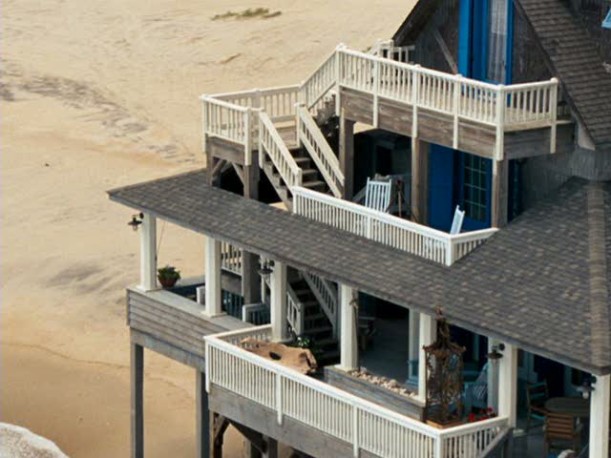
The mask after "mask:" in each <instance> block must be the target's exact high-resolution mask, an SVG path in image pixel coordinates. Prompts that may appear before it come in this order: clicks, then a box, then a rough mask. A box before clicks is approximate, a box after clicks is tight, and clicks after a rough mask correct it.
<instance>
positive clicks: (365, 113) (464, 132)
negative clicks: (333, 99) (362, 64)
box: [340, 88, 496, 158]
mask: <svg viewBox="0 0 611 458" xmlns="http://www.w3.org/2000/svg"><path fill="white" fill-rule="evenodd" d="M340 101H341V105H342V110H344V116H346V118H347V119H350V120H352V121H356V122H362V123H365V124H370V125H371V124H372V123H373V96H371V95H369V94H365V93H362V92H359V91H355V90H353V89H347V88H341V96H340ZM378 110H379V111H378V113H379V116H378V127H379V128H380V129H384V130H387V131H389V132H394V133H397V134H400V135H407V136H409V137H411V135H412V119H413V115H412V108H411V106H408V105H405V104H401V103H397V102H393V101H391V100H388V99H384V98H380V99H379V103H378ZM453 129H454V120H453V118H452V116H449V115H443V114H441V113H437V112H434V111H432V110H427V109H425V108H418V136H419V138H420V139H421V140H424V141H426V142H429V143H436V144H438V145H443V146H447V147H449V148H452V144H453ZM495 142H496V130H495V129H494V127H491V126H485V125H481V124H477V123H473V122H467V121H463V120H461V121H459V127H458V149H460V150H463V151H467V152H469V153H473V154H477V155H478V156H482V157H487V158H491V157H493V155H494V148H495Z"/></svg>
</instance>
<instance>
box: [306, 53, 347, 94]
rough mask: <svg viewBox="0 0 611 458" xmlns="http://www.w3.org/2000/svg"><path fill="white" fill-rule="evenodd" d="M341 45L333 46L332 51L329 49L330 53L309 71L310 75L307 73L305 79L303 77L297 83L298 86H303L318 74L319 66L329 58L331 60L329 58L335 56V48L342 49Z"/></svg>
mask: <svg viewBox="0 0 611 458" xmlns="http://www.w3.org/2000/svg"><path fill="white" fill-rule="evenodd" d="M341 46H342V45H337V47H336V48H335V49H334V50H333V51H331V52H330V53H329V54H328V55H327V57H326V58H325V59H324V60H323V61H322V64H320V65H319V66H318V67H317V68H316V70H314V71H313V72H312V73H310V75H309V76H308V77H307V78H306V79H304V80H303V81H302V82H301V84H300V85H299V87H303V86H305V85H306V84H307V83H308V82H309V81H310V80H312V79H313V78H314V77H316V75H317V74H318V70H320V68H321V67H322V66H323V65H325V64H326V63H327V62H328V61H329V60H331V59H333V58H334V57H335V54H336V52H337V50H339V49H343V48H341Z"/></svg>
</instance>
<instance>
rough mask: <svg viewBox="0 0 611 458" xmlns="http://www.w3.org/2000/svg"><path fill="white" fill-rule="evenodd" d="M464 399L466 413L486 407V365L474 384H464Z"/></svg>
mask: <svg viewBox="0 0 611 458" xmlns="http://www.w3.org/2000/svg"><path fill="white" fill-rule="evenodd" d="M464 398H465V411H466V412H467V413H468V412H470V411H471V409H473V408H474V407H475V408H477V409H486V408H487V407H488V363H486V364H484V367H482V371H481V372H480V373H479V375H478V377H477V379H475V381H474V382H465V388H464Z"/></svg>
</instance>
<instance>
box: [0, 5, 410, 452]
mask: <svg viewBox="0 0 611 458" xmlns="http://www.w3.org/2000/svg"><path fill="white" fill-rule="evenodd" d="M413 3H414V1H413V0H408V1H406V2H400V3H397V2H396V1H391V0H377V1H370V0H345V1H342V2H335V1H324V0H310V1H308V2H296V1H289V0H268V1H266V2H264V3H262V2H255V1H250V0H243V1H241V2H238V1H218V0H217V1H213V0H199V1H195V0H180V1H169V0H106V1H104V2H101V1H95V0H92V1H78V0H47V1H45V2H40V1H35V0H5V1H3V3H2V41H1V69H0V72H1V73H0V97H1V100H2V101H1V109H0V119H1V132H0V148H1V160H2V168H1V170H2V171H1V173H2V175H1V194H2V227H1V246H0V250H1V252H0V259H1V264H2V265H1V268H2V270H1V277H0V282H1V283H0V284H1V321H0V326H1V329H0V344H1V360H0V421H3V422H8V423H14V424H17V425H20V426H24V427H26V428H29V429H31V430H32V431H34V432H35V433H37V434H40V435H42V436H45V437H47V438H49V439H50V440H52V441H54V442H55V443H57V445H58V446H59V447H60V448H61V449H62V450H63V451H64V452H65V453H66V454H68V455H69V456H73V457H120V456H128V454H129V418H130V411H129V409H130V405H129V346H128V332H127V331H128V329H127V326H126V324H125V304H124V297H125V287H126V286H128V285H132V284H135V283H136V282H137V281H138V273H139V265H138V262H139V258H138V256H139V254H138V248H139V244H138V234H137V233H134V232H133V231H131V230H130V229H129V228H128V226H127V225H126V223H127V221H128V220H129V219H130V217H131V213H130V211H129V210H128V209H126V208H123V207H121V206H119V205H116V204H112V203H110V202H109V201H108V199H107V196H106V194H105V191H106V190H108V189H111V188H114V187H117V186H122V185H126V184H130V183H135V182H138V181H144V180H148V179H154V178H157V177H162V176H168V175H172V174H174V173H179V172H183V171H186V170H191V169H194V168H199V167H202V166H203V165H204V163H205V161H204V158H203V155H202V153H201V151H200V106H199V103H198V96H199V95H200V94H202V93H214V92H219V91H231V90H238V89H249V88H253V87H267V86H273V85H281V84H293V83H297V82H299V81H301V80H303V79H305V78H306V77H307V76H308V75H309V73H310V72H311V71H313V70H314V69H315V67H316V65H317V64H318V63H319V62H322V60H323V59H324V58H325V57H326V55H328V54H329V53H330V52H331V50H332V49H333V48H334V47H335V46H336V45H337V44H338V43H339V42H345V43H347V44H349V45H350V46H352V47H354V48H355V49H366V48H368V47H369V46H370V45H371V44H373V42H374V41H375V39H376V38H387V37H390V36H391V35H392V33H393V32H394V31H395V30H396V28H397V27H398V26H399V24H400V23H401V21H402V20H403V19H404V17H405V16H406V14H407V13H408V11H409V9H410V7H411V5H412V4H413ZM258 7H264V8H268V9H269V12H270V13H271V14H270V16H273V17H269V18H267V19H265V18H261V17H254V18H250V19H235V18H225V19H217V20H213V19H212V17H213V16H215V15H222V14H223V13H226V12H227V11H235V12H240V11H244V10H245V9H247V8H258ZM278 12H279V14H278ZM273 13H275V14H273ZM162 233H163V239H162V242H161V244H160V253H159V263H160V264H164V263H168V262H171V263H173V264H176V265H180V266H181V268H182V270H183V274H184V275H190V274H193V275H195V274H201V272H202V266H203V240H202V237H199V236H197V235H195V234H192V233H189V232H187V231H184V230H181V229H179V228H176V227H173V226H170V225H164V226H163V229H162ZM145 376H146V379H145V400H146V401H145V408H146V410H145V419H146V420H145V422H146V423H145V425H146V426H145V429H146V450H147V453H146V455H147V456H150V457H167V456H173V457H183V456H184V457H189V456H194V452H195V437H194V426H195V409H194V385H195V383H194V382H195V374H194V372H193V370H191V369H189V368H187V367H184V366H181V365H179V364H176V363H173V362H172V361H170V360H168V359H165V358H163V357H161V356H156V355H154V354H152V353H147V354H146V362H145ZM226 443H227V444H228V447H227V450H228V453H227V456H230V457H231V456H240V450H241V447H242V441H241V439H240V437H239V435H237V434H236V433H234V432H231V433H230V435H229V436H228V437H227V439H226Z"/></svg>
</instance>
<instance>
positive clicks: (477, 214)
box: [457, 153, 492, 231]
mask: <svg viewBox="0 0 611 458" xmlns="http://www.w3.org/2000/svg"><path fill="white" fill-rule="evenodd" d="M459 161H460V166H459V170H460V175H459V176H458V183H459V186H458V190H457V191H458V203H459V205H460V207H461V208H462V209H463V210H464V211H465V220H464V222H463V231H476V230H478V229H485V228H487V227H490V222H491V208H492V205H491V196H492V161H491V160H490V159H485V158H482V157H479V156H475V155H473V154H467V153H460V159H459Z"/></svg>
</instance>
